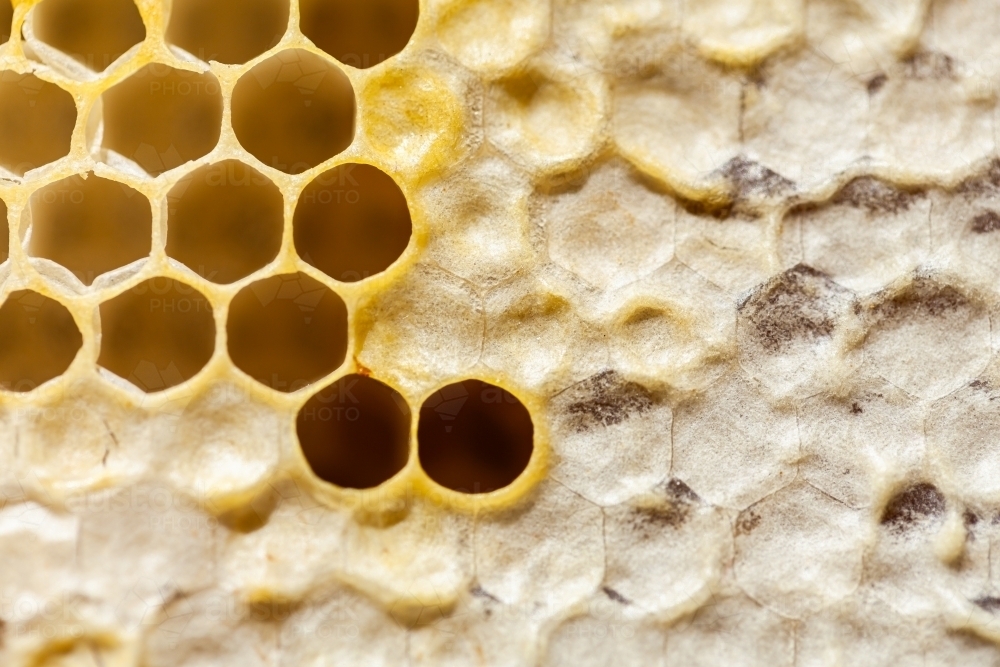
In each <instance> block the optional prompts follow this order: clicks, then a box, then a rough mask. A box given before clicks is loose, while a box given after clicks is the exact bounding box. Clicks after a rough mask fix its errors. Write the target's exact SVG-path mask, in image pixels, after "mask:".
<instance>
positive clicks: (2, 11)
mask: <svg viewBox="0 0 1000 667" xmlns="http://www.w3.org/2000/svg"><path fill="white" fill-rule="evenodd" d="M13 22H14V5H13V4H12V2H11V0H0V45H2V44H6V43H7V40H9V39H10V29H11V24H12V23H13Z"/></svg>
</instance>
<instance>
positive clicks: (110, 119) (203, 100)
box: [101, 63, 222, 176]
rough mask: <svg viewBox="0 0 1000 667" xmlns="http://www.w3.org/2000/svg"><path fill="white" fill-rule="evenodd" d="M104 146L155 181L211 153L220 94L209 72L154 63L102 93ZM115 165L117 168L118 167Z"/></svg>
mask: <svg viewBox="0 0 1000 667" xmlns="http://www.w3.org/2000/svg"><path fill="white" fill-rule="evenodd" d="M101 99H102V101H103V109H104V132H103V142H102V144H101V145H102V147H103V148H104V149H105V150H107V151H108V152H109V153H112V154H113V155H109V156H108V158H109V162H111V163H112V164H115V163H117V162H118V161H119V160H120V159H121V158H125V160H128V161H131V162H132V163H135V164H137V165H138V166H139V167H140V168H142V169H143V170H145V171H146V172H147V173H149V174H151V175H153V176H156V175H159V174H161V173H163V172H165V171H168V170H170V169H173V168H174V167H178V166H180V165H182V164H184V163H185V162H188V161H190V160H197V159H198V158H200V157H202V156H203V155H205V154H207V153H209V152H210V151H211V150H212V149H213V148H215V145H216V144H217V143H218V141H219V134H220V132H221V128H222V89H221V88H220V87H219V82H218V81H217V80H216V78H215V77H214V76H213V75H212V74H211V73H209V72H204V73H198V72H190V71H188V70H180V69H174V68H173V67H168V66H167V65H160V64H157V63H153V64H150V65H146V66H145V67H143V68H142V69H140V70H139V71H138V72H136V73H135V74H133V75H132V76H130V77H129V78H127V79H126V80H125V81H123V82H121V83H119V84H117V85H116V86H114V87H113V88H111V89H110V90H108V91H106V92H105V93H104V94H103V95H102V96H101ZM116 166H117V164H116Z"/></svg>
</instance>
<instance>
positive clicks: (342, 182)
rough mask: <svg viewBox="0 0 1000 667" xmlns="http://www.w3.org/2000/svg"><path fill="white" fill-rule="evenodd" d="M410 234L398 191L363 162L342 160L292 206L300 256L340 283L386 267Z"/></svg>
mask: <svg viewBox="0 0 1000 667" xmlns="http://www.w3.org/2000/svg"><path fill="white" fill-rule="evenodd" d="M411 232H412V223H411V220H410V209H409V207H408V206H407V204H406V197H405V196H403V192H402V191H401V190H400V189H399V186H398V185H396V182H395V181H393V180H392V178H390V177H389V176H388V175H387V174H385V173H383V172H382V171H380V170H379V169H377V168H376V167H373V166H371V165H367V164H345V165H341V166H339V167H334V168H333V169H331V170H329V171H327V172H325V173H323V174H321V175H320V176H318V177H316V179H315V180H313V181H312V182H311V183H310V184H309V185H307V186H306V188H305V190H303V192H302V194H301V195H300V196H299V201H298V203H297V204H296V206H295V218H294V238H295V249H296V251H297V252H298V253H299V256H300V257H302V258H303V259H304V260H305V261H306V262H308V263H309V264H312V265H313V266H315V267H316V268H317V269H319V270H320V271H322V272H323V273H325V274H327V275H328V276H330V277H331V278H333V279H334V280H340V281H342V282H355V281H358V280H363V279H365V278H368V277H369V276H372V275H375V274H376V273H380V272H382V271H384V270H385V269H387V268H388V267H389V265H391V264H392V263H393V262H395V261H396V260H397V259H399V256H400V255H401V254H403V251H404V250H406V246H407V244H408V243H409V242H410V234H411Z"/></svg>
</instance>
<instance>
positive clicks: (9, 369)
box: [0, 290, 83, 392]
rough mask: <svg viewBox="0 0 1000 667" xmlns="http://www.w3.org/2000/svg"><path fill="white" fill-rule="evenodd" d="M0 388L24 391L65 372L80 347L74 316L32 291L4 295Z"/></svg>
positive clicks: (0, 309)
mask: <svg viewBox="0 0 1000 667" xmlns="http://www.w3.org/2000/svg"><path fill="white" fill-rule="evenodd" d="M0 341H3V344H2V345H0V387H2V388H3V389H5V390H7V391H17V392H25V391H31V390H32V389H34V388H35V387H38V386H39V385H41V384H43V383H45V382H48V381H49V380H51V379H53V378H55V377H58V376H60V375H62V374H63V373H65V372H66V369H67V368H69V365H70V364H71V363H73V359H74V358H75V357H76V353H77V352H78V351H79V349H80V348H81V347H82V346H83V336H82V335H80V330H79V329H78V328H77V326H76V322H75V321H74V320H73V316H72V315H71V314H70V312H69V311H68V310H67V309H66V306H64V305H62V304H61V303H59V302H58V301H55V300H54V299H50V298H49V297H47V296H42V295H41V294H39V293H38V292H34V291H31V290H20V291H17V292H11V293H10V294H8V295H7V298H6V300H4V302H3V305H2V306H0Z"/></svg>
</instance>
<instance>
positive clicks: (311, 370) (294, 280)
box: [226, 273, 347, 391]
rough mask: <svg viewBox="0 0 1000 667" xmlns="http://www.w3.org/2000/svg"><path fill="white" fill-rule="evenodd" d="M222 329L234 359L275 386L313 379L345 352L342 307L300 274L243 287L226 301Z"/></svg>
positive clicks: (292, 387) (297, 385)
mask: <svg viewBox="0 0 1000 667" xmlns="http://www.w3.org/2000/svg"><path fill="white" fill-rule="evenodd" d="M226 330H227V332H228V337H229V356H230V358H231V359H232V360H233V363H234V364H236V366H237V367H238V368H239V369H240V370H241V371H243V372H244V373H246V374H247V375H249V376H250V377H252V378H254V379H255V380H257V381H258V382H261V383H263V384H265V385H267V386H268V387H271V388H272V389H276V390H277V391H296V390H298V389H301V388H302V387H305V386H307V385H309V384H311V383H313V382H315V381H316V380H318V379H320V378H321V377H323V376H324V375H328V374H329V373H331V372H333V371H334V370H336V369H337V367H338V366H340V364H342V363H343V362H344V358H345V357H346V355H347V306H346V305H344V301H343V299H341V298H340V296H338V295H337V293H336V292H332V291H330V290H329V289H327V288H326V287H325V286H323V284H322V283H319V282H317V281H316V280H314V279H312V278H310V277H309V276H307V275H305V274H303V273H294V274H286V275H280V276H271V277H270V278H265V279H264V280H259V281H257V282H255V283H253V284H252V285H248V286H247V287H244V288H243V289H242V290H240V292H239V294H237V295H236V296H235V297H234V298H233V301H232V303H231V304H230V306H229V321H228V323H227V325H226Z"/></svg>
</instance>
